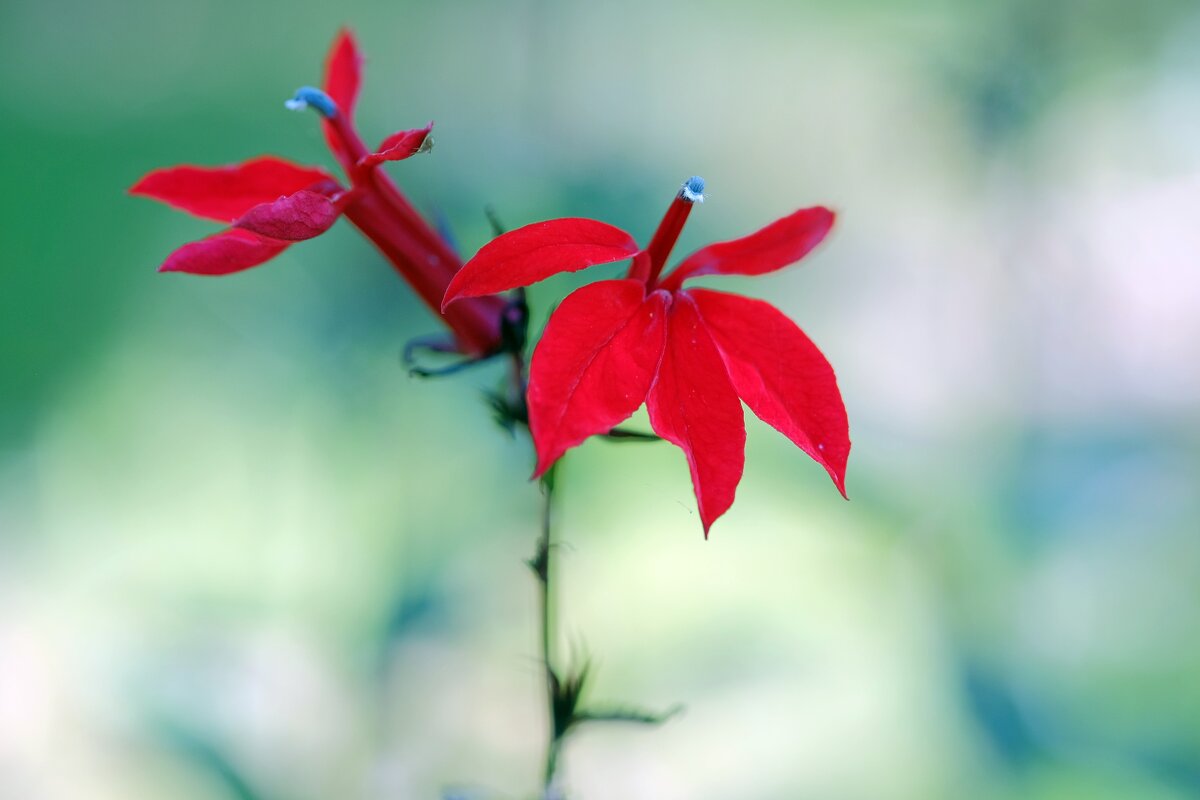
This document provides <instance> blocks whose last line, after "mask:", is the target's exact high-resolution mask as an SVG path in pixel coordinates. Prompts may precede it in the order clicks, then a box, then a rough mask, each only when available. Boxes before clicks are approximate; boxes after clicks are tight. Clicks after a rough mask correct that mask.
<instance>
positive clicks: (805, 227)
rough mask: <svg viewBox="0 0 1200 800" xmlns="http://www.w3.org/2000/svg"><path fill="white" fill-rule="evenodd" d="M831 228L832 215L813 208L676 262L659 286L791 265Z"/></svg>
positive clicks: (762, 271)
mask: <svg viewBox="0 0 1200 800" xmlns="http://www.w3.org/2000/svg"><path fill="white" fill-rule="evenodd" d="M832 227H833V212H832V211H830V210H829V209H828V208H823V207H821V206H815V207H813V208H802V209H800V210H799V211H797V212H795V213H793V214H789V215H788V216H786V217H784V218H783V219H777V220H775V221H774V222H772V223H771V224H770V225H768V226H767V227H765V228H762V229H761V230H758V231H755V232H754V233H752V234H750V235H749V236H744V237H742V238H741V239H734V240H732V241H729V242H719V243H718V244H710V245H709V246H708V247H703V248H701V249H699V250H697V251H696V252H694V253H692V254H691V255H690V256H688V257H687V258H685V259H684V260H683V261H681V262H680V263H679V266H678V267H676V268H675V270H674V271H673V272H672V273H671V274H670V275H668V276H667V277H666V278H665V279H664V280H663V281H662V283H661V284H660V285H661V286H662V287H663V288H664V289H678V288H679V287H680V286H681V285H682V284H683V282H684V281H686V280H687V279H688V278H696V277H699V276H701V275H762V274H763V273H766V272H774V271H775V270H777V269H782V268H784V267H786V266H787V265H788V264H794V263H795V262H797V261H799V260H800V259H802V258H804V256H806V255H808V252H809V251H810V250H812V249H813V248H814V247H816V246H817V245H818V244H820V243H821V240H822V239H824V238H825V234H827V233H829V229H830V228H832Z"/></svg>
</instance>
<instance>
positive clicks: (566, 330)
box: [529, 280, 670, 477]
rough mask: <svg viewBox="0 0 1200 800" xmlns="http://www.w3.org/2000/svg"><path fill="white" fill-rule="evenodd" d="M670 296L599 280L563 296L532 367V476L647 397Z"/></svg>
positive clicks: (643, 287) (634, 284)
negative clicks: (534, 452)
mask: <svg viewBox="0 0 1200 800" xmlns="http://www.w3.org/2000/svg"><path fill="white" fill-rule="evenodd" d="M669 297H670V296H669V295H668V294H667V293H666V292H654V293H652V294H651V295H650V296H649V297H647V296H646V285H645V284H644V283H642V282H641V281H635V280H614V281H600V282H598V283H593V284H589V285H587V286H584V287H583V288H582V289H579V290H577V291H575V292H572V293H571V294H569V295H567V297H566V299H565V300H563V301H562V304H561V305H560V306H559V307H558V308H557V309H556V310H555V312H554V314H553V315H551V317H550V321H549V322H548V323H547V324H546V330H545V332H544V333H543V334H542V338H541V341H539V342H538V346H537V349H536V350H535V351H534V353H533V361H532V363H531V364H530V372H529V426H530V430H531V431H532V432H533V441H534V444H535V446H536V448H537V453H538V465H537V471H536V472H535V473H534V477H537V476H538V475H541V474H542V473H543V472H545V471H546V470H547V469H549V468H550V465H551V464H553V463H554V462H555V461H557V460H558V457H559V456H561V455H562V454H563V453H564V452H565V451H566V450H567V449H568V448H570V447H574V446H575V445H577V444H579V443H580V442H582V441H583V440H584V439H586V438H587V437H589V436H591V435H593V434H596V433H603V432H605V431H607V430H609V429H611V428H612V427H613V426H614V425H616V424H617V423H619V422H621V421H623V420H625V419H627V418H628V417H629V415H630V414H632V413H633V412H634V411H636V410H637V408H638V406H640V405H641V404H642V403H643V402H644V401H645V399H646V392H647V391H649V389H650V382H651V381H652V380H653V378H654V372H655V369H657V367H658V361H659V358H660V356H661V355H662V350H663V342H664V341H665V336H666V324H665V320H666V311H667V301H668V299H669Z"/></svg>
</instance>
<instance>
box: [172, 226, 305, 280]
mask: <svg viewBox="0 0 1200 800" xmlns="http://www.w3.org/2000/svg"><path fill="white" fill-rule="evenodd" d="M288 245H289V243H288V242H277V241H275V240H273V239H263V238H262V237H260V236H256V235H254V234H253V233H250V232H249V231H243V230H239V229H237V228H230V229H229V230H227V231H221V232H220V233H218V234H217V235H216V236H210V237H208V238H207V239H201V240H200V241H198V242H190V243H188V244H185V245H184V246H183V247H181V248H179V249H178V250H176V251H175V252H174V253H171V255H169V256H167V260H166V261H164V262H163V265H162V266H161V267H159V268H158V271H159V272H190V273H192V274H193V275H228V274H229V273H231V272H240V271H241V270H244V269H249V268H250V267H256V266H258V265H259V264H261V263H263V262H264V261H268V260H270V259H272V258H274V257H275V256H277V255H279V254H280V253H282V252H283V251H284V250H286V249H287V248H288Z"/></svg>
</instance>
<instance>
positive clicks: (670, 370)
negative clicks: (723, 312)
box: [647, 292, 746, 537]
mask: <svg viewBox="0 0 1200 800" xmlns="http://www.w3.org/2000/svg"><path fill="white" fill-rule="evenodd" d="M647 408H648V409H649V411H650V425H651V426H652V427H653V428H654V431H655V433H657V434H658V435H659V436H661V437H663V438H664V439H666V440H668V441H670V442H672V443H673V444H675V445H676V446H678V447H679V448H680V449H681V450H683V452H684V455H686V456H687V461H688V468H689V469H690V470H691V473H692V486H693V487H694V488H695V490H696V503H697V505H698V506H699V508H700V521H701V523H702V524H703V525H704V535H705V536H706V537H707V536H708V529H709V528H710V527H711V526H712V524H713V522H714V521H716V519H717V518H718V517H720V516H721V515H722V514H724V513H725V512H726V511H727V510H728V509H729V506H730V505H731V504H732V503H733V496H734V493H735V492H736V491H737V485H738V481H740V480H741V478H742V468H743V466H744V463H745V448H746V427H745V420H744V419H743V417H742V404H741V403H740V402H739V401H738V397H737V394H736V393H735V392H734V389H733V385H732V384H731V383H730V381H729V376H728V375H727V374H726V372H725V363H724V361H722V359H721V354H720V353H719V352H718V351H717V347H716V345H715V344H713V340H712V338H711V337H710V336H709V333H708V331H707V330H706V329H705V326H704V321H703V319H702V318H701V317H700V314H699V313H698V311H697V310H696V306H695V303H693V302H692V299H691V298H690V297H689V296H688V295H687V294H686V293H684V292H680V293H678V294H676V295H675V297H674V302H673V303H672V304H671V309H670V312H669V314H668V323H667V345H666V348H665V349H664V351H663V358H662V363H661V364H660V365H659V368H658V376H657V377H656V378H655V379H654V385H653V386H652V387H651V388H650V396H649V398H648V401H647Z"/></svg>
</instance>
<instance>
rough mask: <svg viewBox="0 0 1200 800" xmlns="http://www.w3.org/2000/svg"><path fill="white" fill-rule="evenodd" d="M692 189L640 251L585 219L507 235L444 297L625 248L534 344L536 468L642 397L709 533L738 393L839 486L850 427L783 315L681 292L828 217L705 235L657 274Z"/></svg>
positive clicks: (732, 482)
mask: <svg viewBox="0 0 1200 800" xmlns="http://www.w3.org/2000/svg"><path fill="white" fill-rule="evenodd" d="M703 199H704V182H703V181H702V180H701V179H699V178H692V179H690V180H688V181H687V182H686V183H685V184H684V185H683V188H682V189H681V190H680V191H679V194H678V195H677V196H676V198H675V200H674V201H673V202H672V204H671V206H670V208H669V209H668V210H667V213H666V215H665V216H664V217H663V220H662V222H661V223H660V224H659V227H658V230H657V231H656V232H655V234H654V236H653V238H652V239H651V241H650V243H649V244H648V245H647V246H646V247H645V248H644V249H640V250H639V249H638V248H637V245H636V244H635V243H634V240H633V238H632V237H631V236H630V235H629V234H627V233H625V232H624V231H621V230H620V229H618V228H614V227H612V226H611V225H606V224H604V223H601V222H596V221H594V220H586V219H559V220H550V221H547V222H538V223H534V224H532V225H527V226H525V227H524V228H519V229H517V230H514V231H511V232H510V233H507V234H504V235H503V236H500V237H498V238H496V239H494V240H493V241H492V242H490V243H489V244H488V245H486V246H484V247H483V248H482V249H481V250H480V251H479V253H478V254H477V255H476V256H475V257H474V258H473V259H471V260H470V261H468V262H467V264H466V265H465V266H464V267H463V269H462V270H461V271H460V272H459V273H458V275H456V276H455V277H454V280H453V281H452V282H451V284H450V287H449V289H448V290H447V293H446V297H445V300H444V301H443V306H444V307H452V305H451V304H453V302H454V301H456V300H458V299H459V298H464V297H476V296H479V295H484V294H490V293H495V292H500V291H504V290H507V289H511V288H515V287H517V286H524V285H527V284H530V283H533V282H536V281H539V280H542V279H544V278H547V277H549V276H550V275H553V274H555V273H559V272H572V271H575V270H580V269H583V268H585V267H588V266H592V265H593V264H600V263H605V262H612V261H619V260H622V259H625V258H629V257H631V256H632V258H633V263H632V266H631V267H630V270H629V275H628V276H627V277H626V278H623V279H619V280H607V281H599V282H597V283H593V284H589V285H587V286H584V287H583V288H581V289H578V290H576V291H575V292H573V293H572V294H570V295H568V296H567V297H566V299H564V300H563V302H562V304H561V305H560V306H559V307H558V308H557V309H556V310H555V312H554V313H553V314H552V315H551V317H550V321H549V322H548V323H547V325H546V330H545V332H544V333H543V335H542V339H541V341H540V342H539V343H538V345H537V348H536V350H535V351H534V354H533V359H532V363H531V365H530V375H529V391H528V403H529V424H530V429H531V431H532V434H533V440H534V445H535V447H536V449H537V455H538V463H537V468H536V471H535V477H536V476H538V475H541V474H543V473H544V472H545V471H546V470H547V469H549V468H550V466H551V465H552V464H554V462H555V461H556V460H557V459H558V458H559V457H560V456H561V455H562V454H563V453H564V452H565V451H566V450H567V449H569V448H571V447H574V446H575V445H578V444H580V443H581V442H583V441H584V440H585V439H586V438H588V437H589V436H592V435H595V434H598V433H604V432H606V431H608V430H610V429H611V428H612V427H613V426H614V425H616V424H618V423H620V422H621V421H623V420H625V419H627V418H628V417H629V416H630V415H631V414H632V413H633V412H634V411H635V410H637V408H638V407H639V406H640V405H641V404H642V403H643V402H644V403H646V404H647V409H648V411H649V413H650V424H651V426H652V427H653V428H654V431H655V432H656V433H657V434H658V435H659V436H661V437H662V438H664V439H666V440H668V441H670V442H672V443H673V444H675V445H676V446H678V447H679V448H680V449H681V450H683V452H684V455H685V456H686V457H687V462H688V468H689V470H690V471H691V477H692V485H693V488H694V489H695V492H696V501H697V504H698V506H699V510H700V519H701V522H702V524H703V526H704V531H705V535H707V534H708V530H709V528H710V527H711V526H712V524H713V522H714V521H716V519H717V518H718V517H720V516H721V515H722V514H724V513H725V512H726V511H727V510H728V509H729V506H730V505H731V504H732V503H733V498H734V493H735V492H736V490H737V485H738V482H739V481H740V480H741V477H742V470H743V465H744V450H745V441H746V431H745V426H744V422H743V417H742V407H741V402H745V404H746V405H747V406H749V407H750V410H751V411H753V412H754V413H755V414H756V415H757V416H758V417H759V418H760V419H762V420H763V421H764V422H766V423H767V424H769V425H771V426H772V427H774V428H775V429H776V430H778V431H779V432H780V433H782V434H783V435H784V436H786V437H788V439H790V440H791V441H792V442H794V443H795V444H796V445H797V446H798V447H800V448H801V449H802V450H804V452H806V453H808V455H810V456H811V457H812V458H813V459H814V460H816V461H817V463H819V464H821V466H823V467H824V468H825V469H826V471H827V472H828V473H829V475H830V477H831V478H832V479H833V481H834V484H835V485H836V486H837V488H838V491H840V492H841V493H842V494H843V495H845V473H846V459H847V457H848V455H849V453H850V437H849V426H848V422H847V419H846V410H845V406H844V405H843V403H842V397H841V393H840V391H839V390H838V386H837V380H836V378H835V377H834V373H833V368H832V367H831V366H830V365H829V362H828V361H827V360H826V359H825V357H824V356H823V355H822V354H821V351H820V350H818V349H817V347H816V345H814V344H813V343H812V342H811V341H810V340H809V339H808V337H807V336H805V334H804V332H803V331H801V330H800V328H799V327H797V326H796V324H795V323H794V322H792V321H791V320H789V319H788V318H787V317H786V316H784V315H783V314H782V313H780V312H779V311H778V310H777V309H775V308H774V307H773V306H771V305H769V304H768V303H765V302H763V301H762V300H753V299H750V298H745V297H740V296H738V295H733V294H728V293H725V292H718V291H713V290H711V289H699V288H685V287H684V282H685V281H687V280H689V279H691V278H695V277H698V276H700V275H735V274H736V275H761V274H764V273H768V272H773V271H775V270H778V269H781V268H783V267H785V266H787V265H789V264H791V263H794V262H795V261H798V260H799V259H801V258H803V257H804V256H805V255H807V254H808V253H809V252H810V251H811V250H812V249H813V248H814V247H816V246H817V245H818V244H819V243H820V242H821V240H822V239H824V237H825V235H826V234H827V233H828V232H829V230H830V228H831V227H832V225H833V220H834V215H833V212H832V211H830V210H829V209H827V208H823V207H821V206H816V207H813V208H805V209H801V210H799V211H796V212H794V213H792V214H789V215H788V216H786V217H783V218H782V219H779V220H777V221H775V222H773V223H771V224H770V225H767V226H766V227H765V228H763V229H761V230H759V231H757V232H755V233H752V234H750V235H749V236H746V237H743V238H741V239H735V240H733V241H728V242H721V243H719V244H713V245H709V246H708V247H705V248H702V249H700V250H698V251H696V252H695V253H693V254H692V255H690V256H688V257H687V258H685V259H684V260H683V261H682V262H680V264H679V266H678V267H677V268H676V269H675V270H674V271H673V272H671V273H669V274H667V275H666V276H665V277H663V278H662V279H661V280H660V275H662V272H663V268H664V266H665V265H666V260H667V257H668V256H669V255H670V252H671V249H672V248H673V247H674V244H675V241H676V239H677V238H678V236H679V233H680V231H681V230H682V229H683V225H684V222H685V221H686V219H687V216H688V214H689V213H690V212H691V209H692V207H693V205H694V204H696V203H698V202H701V201H703ZM739 399H740V401H741V402H739Z"/></svg>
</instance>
